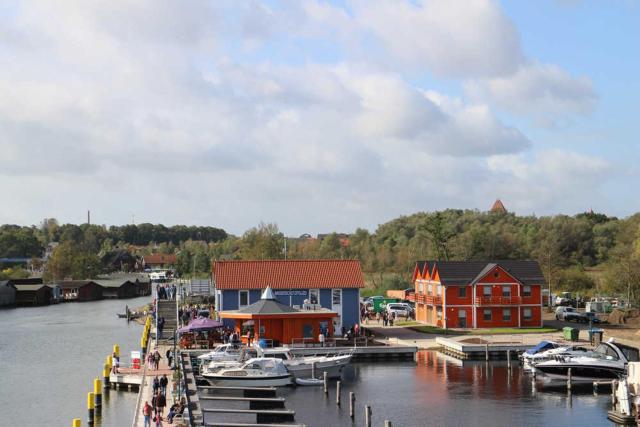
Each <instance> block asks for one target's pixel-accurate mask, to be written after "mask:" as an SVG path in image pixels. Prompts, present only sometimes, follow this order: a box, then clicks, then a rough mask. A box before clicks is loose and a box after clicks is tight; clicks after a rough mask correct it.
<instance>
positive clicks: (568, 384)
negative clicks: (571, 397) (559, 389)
mask: <svg viewBox="0 0 640 427" xmlns="http://www.w3.org/2000/svg"><path fill="white" fill-rule="evenodd" d="M567 390H571V368H569V369H567Z"/></svg>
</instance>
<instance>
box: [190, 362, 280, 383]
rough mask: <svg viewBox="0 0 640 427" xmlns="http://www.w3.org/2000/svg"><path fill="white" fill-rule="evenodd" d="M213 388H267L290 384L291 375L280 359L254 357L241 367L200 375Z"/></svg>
mask: <svg viewBox="0 0 640 427" xmlns="http://www.w3.org/2000/svg"><path fill="white" fill-rule="evenodd" d="M202 376H203V378H205V379H206V380H207V381H208V382H209V384H211V385H214V386H234V387H267V386H274V387H279V386H286V385H289V384H291V373H290V372H289V371H288V370H287V367H286V366H285V365H284V363H283V362H282V360H281V359H277V358H274V357H256V358H253V359H249V360H247V361H246V362H245V363H243V364H242V365H241V366H234V367H230V368H222V369H219V370H218V371H216V372H205V373H203V374H202Z"/></svg>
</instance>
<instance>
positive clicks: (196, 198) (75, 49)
mask: <svg viewBox="0 0 640 427" xmlns="http://www.w3.org/2000/svg"><path fill="white" fill-rule="evenodd" d="M639 22H640V2H638V1H634V0H612V1H608V2H599V1H595V0H593V1H586V0H585V1H581V0H537V1H535V2H524V1H519V0H514V1H491V0H460V1H453V0H412V1H405V0H344V1H320V0H291V1H288V0H287V1H260V0H251V1H236V0H233V1H223V0H216V1H195V0H194V1H180V2H177V1H170V0H166V1H165V0H137V1H130V2H129V1H117V2H112V1H95V2H86V1H82V0H77V1H76V0H68V1H65V2H39V1H23V2H17V1H4V2H2V3H1V4H0V188H2V196H3V197H2V202H1V203H0V223H14V224H22V225H30V224H38V223H39V222H40V221H41V220H42V219H43V218H51V217H54V218H57V219H58V220H59V221H60V222H61V223H65V222H71V223H82V222H85V221H86V215H87V210H91V217H92V222H94V223H98V224H107V225H120V224H126V223H131V222H132V221H133V222H135V223H141V222H151V223H163V224H165V225H173V224H188V225H192V224H193V225H211V226H217V227H221V228H224V229H225V230H227V231H229V232H231V233H235V234H241V233H242V232H244V231H245V230H247V229H248V228H250V227H253V226H256V225H257V224H258V223H260V222H274V223H277V224H278V226H279V228H280V230H281V231H283V232H284V233H285V234H286V235H291V236H293V235H298V234H302V233H311V234H315V233H324V232H331V231H337V232H351V231H353V230H355V229H356V228H357V227H363V228H367V229H369V230H371V231H373V230H375V228H376V227H377V225H379V224H381V223H384V222H386V221H389V220H391V219H393V218H395V217H398V216H400V215H409V214H412V213H415V212H420V211H435V210H441V209H446V208H457V209H478V210H481V211H484V210H488V209H489V207H490V206H491V205H492V204H493V202H494V200H495V199H496V198H500V199H501V200H502V201H503V203H504V204H505V206H506V207H507V209H508V210H510V211H513V212H516V213H517V214H521V215H530V214H535V215H553V214H568V215H574V214H576V213H579V212H584V211H587V210H589V209H593V210H594V211H597V212H602V213H606V214H608V215H615V216H618V217H625V216H629V215H631V214H633V213H635V212H638V211H640V198H639V197H638V196H637V194H638V193H637V190H636V188H637V187H638V185H639V184H640V167H639V166H638V160H639V159H640V141H639V136H638V135H640V103H639V102H638V99H639V98H640V82H639V79H638V76H640V54H639V53H640V25H638V23H639Z"/></svg>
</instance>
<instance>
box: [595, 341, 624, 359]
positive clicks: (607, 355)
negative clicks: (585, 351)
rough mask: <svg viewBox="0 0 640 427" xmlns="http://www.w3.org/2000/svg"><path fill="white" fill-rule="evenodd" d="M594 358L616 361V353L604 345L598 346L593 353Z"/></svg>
mask: <svg viewBox="0 0 640 427" xmlns="http://www.w3.org/2000/svg"><path fill="white" fill-rule="evenodd" d="M593 352H594V353H595V355H596V356H599V357H602V358H603V359H609V360H618V359H619V357H618V353H616V351H615V350H614V349H612V348H611V347H609V346H608V345H606V344H600V345H599V346H598V347H597V348H596V349H595V350H594V351H593Z"/></svg>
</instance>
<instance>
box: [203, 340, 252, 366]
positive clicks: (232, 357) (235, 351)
mask: <svg viewBox="0 0 640 427" xmlns="http://www.w3.org/2000/svg"><path fill="white" fill-rule="evenodd" d="M241 354H242V347H241V346H240V344H220V345H219V346H217V347H216V348H214V349H213V351H210V352H209V353H206V354H202V355H200V356H198V359H199V360H200V361H201V362H202V363H204V362H207V361H214V362H224V361H239V360H240V356H241Z"/></svg>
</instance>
